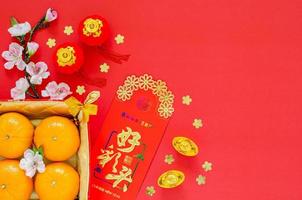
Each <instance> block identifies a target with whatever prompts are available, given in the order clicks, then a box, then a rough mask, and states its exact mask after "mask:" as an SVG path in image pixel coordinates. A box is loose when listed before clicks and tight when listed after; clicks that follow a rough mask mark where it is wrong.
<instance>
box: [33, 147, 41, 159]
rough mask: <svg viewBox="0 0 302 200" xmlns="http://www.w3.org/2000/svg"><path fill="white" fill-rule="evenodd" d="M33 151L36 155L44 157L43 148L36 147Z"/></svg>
mask: <svg viewBox="0 0 302 200" xmlns="http://www.w3.org/2000/svg"><path fill="white" fill-rule="evenodd" d="M33 151H34V153H36V152H38V153H39V154H40V155H41V156H43V157H44V150H43V147H42V146H39V147H38V148H37V147H35V146H34V147H33Z"/></svg>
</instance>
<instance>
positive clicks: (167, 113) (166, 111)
mask: <svg viewBox="0 0 302 200" xmlns="http://www.w3.org/2000/svg"><path fill="white" fill-rule="evenodd" d="M158 112H159V115H160V116H161V117H164V118H169V117H171V116H172V114H173V112H174V108H173V106H172V104H168V103H161V104H160V105H159V108H158Z"/></svg>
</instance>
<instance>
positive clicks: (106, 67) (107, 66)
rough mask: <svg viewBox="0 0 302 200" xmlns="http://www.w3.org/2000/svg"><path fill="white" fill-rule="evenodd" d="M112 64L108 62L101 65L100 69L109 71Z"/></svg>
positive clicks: (104, 71)
mask: <svg viewBox="0 0 302 200" xmlns="http://www.w3.org/2000/svg"><path fill="white" fill-rule="evenodd" d="M109 69H110V66H109V65H108V64H107V63H104V64H101V65H100V71H101V72H103V73H108V71H109Z"/></svg>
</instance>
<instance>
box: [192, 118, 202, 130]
mask: <svg viewBox="0 0 302 200" xmlns="http://www.w3.org/2000/svg"><path fill="white" fill-rule="evenodd" d="M193 126H194V127H195V128H196V129H199V128H201V127H202V121H201V119H194V122H193Z"/></svg>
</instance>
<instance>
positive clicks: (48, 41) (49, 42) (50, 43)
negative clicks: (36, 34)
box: [46, 38, 56, 48]
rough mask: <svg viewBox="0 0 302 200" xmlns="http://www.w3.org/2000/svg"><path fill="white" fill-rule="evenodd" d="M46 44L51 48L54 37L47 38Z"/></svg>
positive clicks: (54, 42) (53, 43) (54, 43)
mask: <svg viewBox="0 0 302 200" xmlns="http://www.w3.org/2000/svg"><path fill="white" fill-rule="evenodd" d="M46 45H47V46H48V47H49V48H52V47H54V46H56V39H53V38H48V40H47V42H46Z"/></svg>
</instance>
